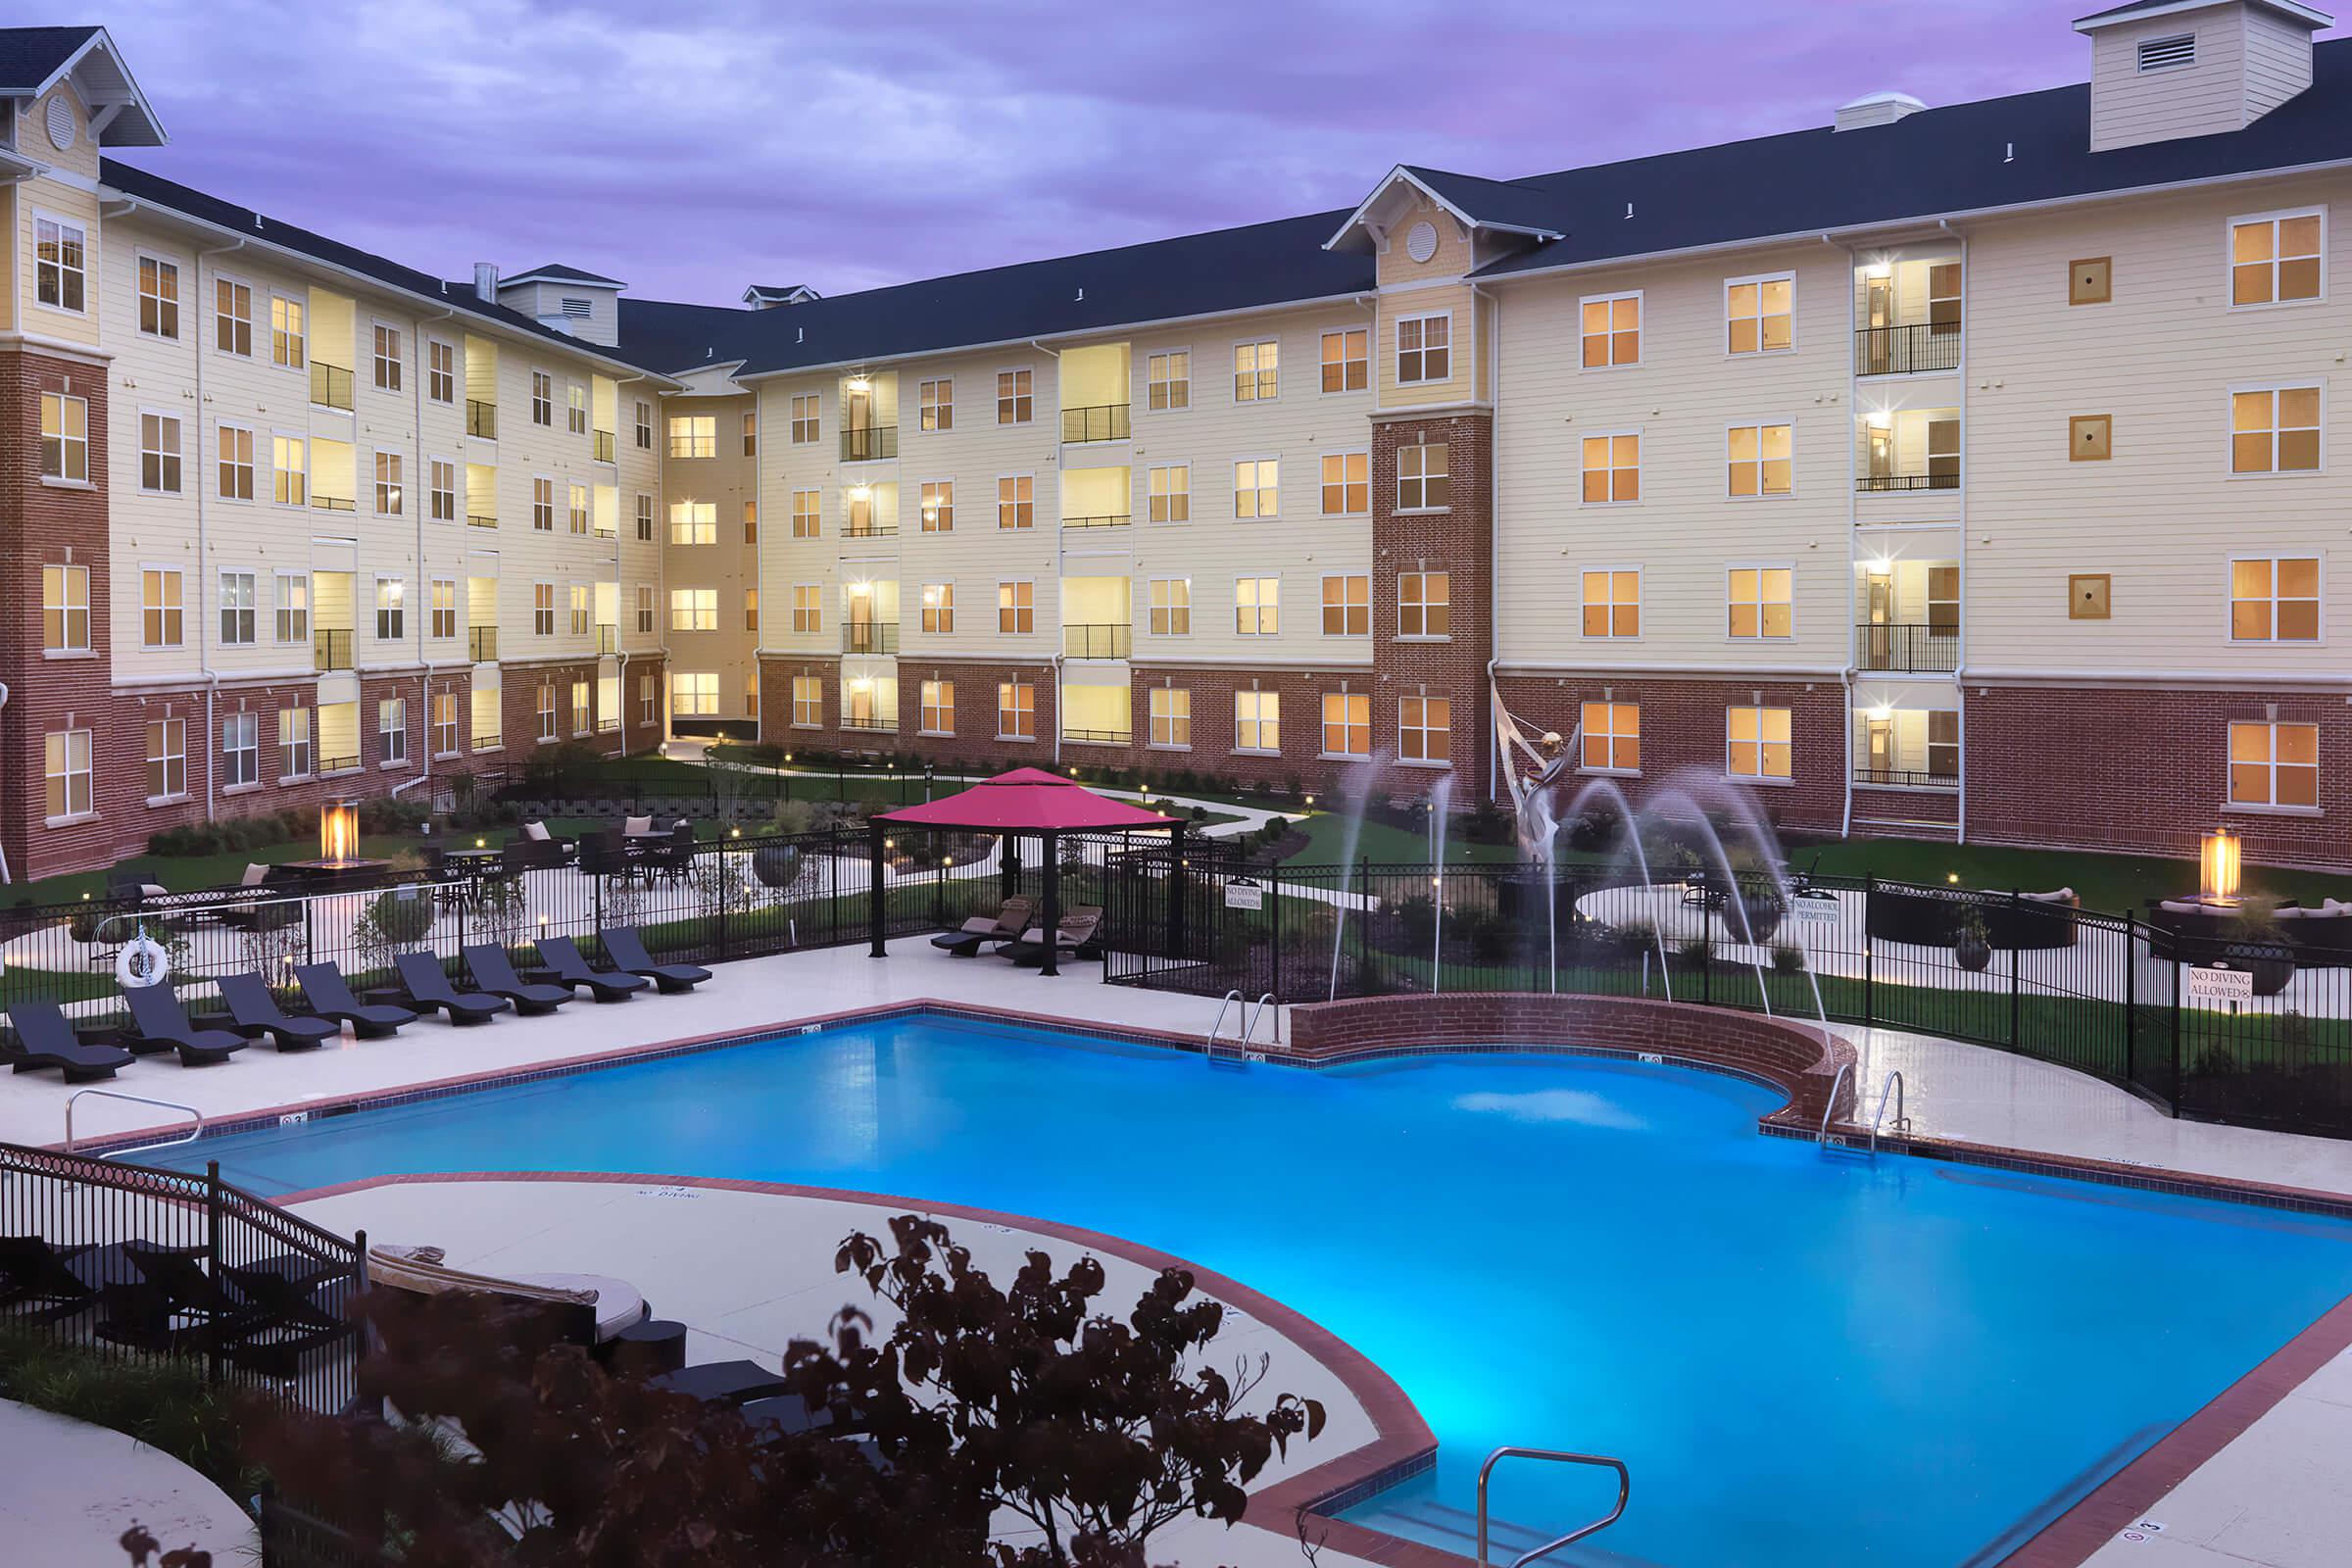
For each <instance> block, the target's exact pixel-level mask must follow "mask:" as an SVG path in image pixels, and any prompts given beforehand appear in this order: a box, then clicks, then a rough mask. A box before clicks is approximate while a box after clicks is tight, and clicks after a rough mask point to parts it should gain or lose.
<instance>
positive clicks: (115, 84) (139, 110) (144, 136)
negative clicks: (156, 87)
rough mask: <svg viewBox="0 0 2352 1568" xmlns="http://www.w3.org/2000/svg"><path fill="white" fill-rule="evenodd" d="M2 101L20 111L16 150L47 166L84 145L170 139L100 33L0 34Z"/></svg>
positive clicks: (10, 30)
mask: <svg viewBox="0 0 2352 1568" xmlns="http://www.w3.org/2000/svg"><path fill="white" fill-rule="evenodd" d="M67 94H71V97H68V96H65V95H67ZM0 99H7V100H10V101H12V102H13V103H15V104H16V106H17V122H18V123H17V135H16V141H17V151H19V152H20V153H23V154H25V155H26V156H29V157H33V158H38V159H40V160H41V161H42V162H44V163H47V162H51V161H53V159H54V157H55V156H56V155H60V154H71V153H73V152H74V151H75V145H76V143H77V142H84V141H85V140H86V142H87V143H93V144H95V145H97V146H100V147H161V146H162V145H163V144H164V143H165V141H166V140H168V139H169V138H167V137H166V136H165V135H164V124H163V122H162V121H160V120H158V119H157V118H156V116H155V111H154V109H153V108H151V107H150V106H149V105H148V102H147V95H146V94H145V93H143V92H141V91H139V84H138V83H137V82H135V81H133V80H131V79H130V68H129V67H128V66H126V65H124V64H123V57H122V55H121V54H120V53H119V52H118V51H117V50H116V48H115V40H114V39H113V38H112V37H111V36H109V35H108V33H107V30H106V29H105V28H104V27H0ZM93 163H94V161H93Z"/></svg>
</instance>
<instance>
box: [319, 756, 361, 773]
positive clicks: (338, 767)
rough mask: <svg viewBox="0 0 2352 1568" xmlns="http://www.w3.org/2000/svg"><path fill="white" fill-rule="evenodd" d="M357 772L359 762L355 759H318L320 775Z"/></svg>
mask: <svg viewBox="0 0 2352 1568" xmlns="http://www.w3.org/2000/svg"><path fill="white" fill-rule="evenodd" d="M359 770H360V760H359V759H358V758H356V757H321V758H320V759H319V772H320V773H321V774H326V773H356V772H358V771H359Z"/></svg>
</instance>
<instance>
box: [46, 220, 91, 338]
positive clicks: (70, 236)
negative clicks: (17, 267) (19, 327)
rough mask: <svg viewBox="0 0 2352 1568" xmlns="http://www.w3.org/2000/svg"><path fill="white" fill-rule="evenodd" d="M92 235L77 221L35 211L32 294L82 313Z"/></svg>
mask: <svg viewBox="0 0 2352 1568" xmlns="http://www.w3.org/2000/svg"><path fill="white" fill-rule="evenodd" d="M89 245H90V241H89V235H88V234H87V233H85V232H84V231H83V230H82V227H81V225H80V224H78V223H73V222H69V221H66V220H65V219H62V218H48V217H44V216H42V215H39V214H35V215H34V217H33V220H32V297H33V300H34V302H35V303H36V304H41V305H46V306H48V307H49V308H50V309H52V310H58V311H73V312H74V313H75V314H79V313H80V312H81V310H82V307H83V303H84V299H85V296H86V294H87V291H88V288H89V278H90V271H89V267H90V264H89Z"/></svg>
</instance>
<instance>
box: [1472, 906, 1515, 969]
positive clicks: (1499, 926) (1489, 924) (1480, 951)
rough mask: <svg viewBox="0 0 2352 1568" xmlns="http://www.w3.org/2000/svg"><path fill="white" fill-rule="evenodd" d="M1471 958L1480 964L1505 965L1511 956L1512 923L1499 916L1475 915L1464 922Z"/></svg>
mask: <svg viewBox="0 0 2352 1568" xmlns="http://www.w3.org/2000/svg"><path fill="white" fill-rule="evenodd" d="M1464 925H1465V928H1466V929H1465V931H1464V934H1465V935H1466V936H1467V937H1468V938H1469V942H1470V956H1471V958H1472V959H1474V960H1475V961H1477V962H1479V963H1505V962H1508V961H1509V959H1510V956H1511V922H1510V921H1508V920H1506V919H1504V918H1503V917H1502V916H1501V915H1499V914H1474V915H1472V916H1470V918H1469V919H1468V920H1467V921H1466V922H1464Z"/></svg>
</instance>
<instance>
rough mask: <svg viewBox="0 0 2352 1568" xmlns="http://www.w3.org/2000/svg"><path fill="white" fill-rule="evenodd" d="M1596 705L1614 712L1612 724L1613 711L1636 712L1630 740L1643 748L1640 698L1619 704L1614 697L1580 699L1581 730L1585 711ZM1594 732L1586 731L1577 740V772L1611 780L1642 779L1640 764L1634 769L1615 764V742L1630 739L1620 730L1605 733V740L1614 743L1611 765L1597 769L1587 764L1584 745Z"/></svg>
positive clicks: (1578, 709)
mask: <svg viewBox="0 0 2352 1568" xmlns="http://www.w3.org/2000/svg"><path fill="white" fill-rule="evenodd" d="M1595 703H1596V704H1597V705H1598V706H1600V707H1602V708H1607V709H1610V710H1612V712H1611V715H1610V717H1611V721H1612V722H1614V720H1615V713H1614V710H1616V709H1620V708H1630V709H1632V710H1633V711H1634V727H1633V731H1632V733H1631V736H1630V739H1632V741H1633V742H1634V744H1635V745H1636V746H1637V747H1640V746H1642V744H1643V739H1644V737H1643V735H1642V703H1641V700H1640V699H1638V698H1637V699H1635V700H1634V701H1632V702H1619V701H1618V700H1617V699H1616V698H1614V697H1602V698H1591V697H1585V698H1579V699H1578V700H1577V705H1576V716H1577V723H1578V726H1579V727H1580V728H1581V727H1582V726H1583V723H1584V716H1585V709H1586V708H1587V707H1588V706H1590V705H1593V704H1595ZM1592 738H1593V732H1592V731H1590V730H1586V731H1585V733H1584V734H1583V735H1582V736H1580V737H1579V738H1578V740H1577V749H1576V770H1577V771H1578V772H1579V773H1597V774H1601V775H1603V776H1605V777H1609V778H1640V777H1641V776H1642V768H1641V764H1640V763H1636V764H1635V765H1634V766H1632V767H1619V766H1617V765H1616V763H1615V761H1614V760H1613V759H1614V757H1615V755H1616V747H1615V745H1614V744H1613V743H1614V742H1617V741H1620V740H1624V739H1628V738H1629V736H1628V735H1627V734H1626V733H1625V732H1624V731H1620V730H1616V729H1611V730H1608V731H1606V732H1605V738H1606V739H1608V740H1609V741H1610V742H1611V743H1612V745H1611V746H1610V756H1611V758H1612V760H1611V761H1610V763H1609V764H1608V765H1606V766H1601V767H1595V766H1593V765H1591V764H1589V763H1587V762H1586V761H1585V748H1584V743H1585V742H1586V741H1587V740H1590V739H1592Z"/></svg>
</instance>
